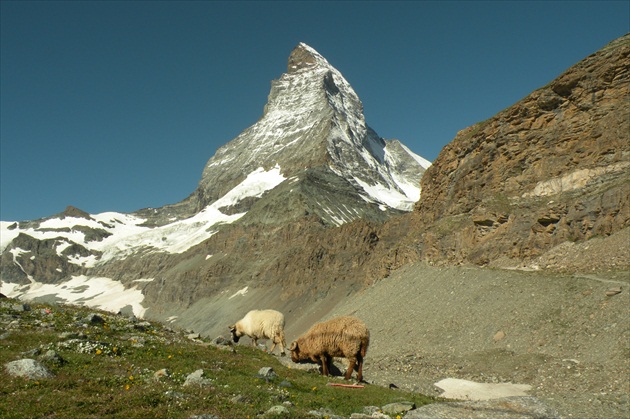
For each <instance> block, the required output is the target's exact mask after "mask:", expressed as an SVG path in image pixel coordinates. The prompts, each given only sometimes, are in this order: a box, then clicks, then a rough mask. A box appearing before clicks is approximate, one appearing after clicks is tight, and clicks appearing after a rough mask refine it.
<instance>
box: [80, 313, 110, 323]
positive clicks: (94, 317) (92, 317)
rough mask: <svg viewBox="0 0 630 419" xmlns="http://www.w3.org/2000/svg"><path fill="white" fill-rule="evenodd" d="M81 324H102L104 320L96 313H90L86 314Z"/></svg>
mask: <svg viewBox="0 0 630 419" xmlns="http://www.w3.org/2000/svg"><path fill="white" fill-rule="evenodd" d="M83 322H85V323H88V324H92V325H94V324H104V323H105V319H104V318H102V317H101V316H99V315H98V314H96V313H90V314H88V315H87V316H86V317H85V319H83Z"/></svg>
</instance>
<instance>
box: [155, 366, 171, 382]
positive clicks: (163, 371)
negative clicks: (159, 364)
mask: <svg viewBox="0 0 630 419" xmlns="http://www.w3.org/2000/svg"><path fill="white" fill-rule="evenodd" d="M170 376H171V372H170V371H169V370H167V369H166V368H162V369H161V370H158V371H156V372H155V373H154V374H153V378H155V379H156V380H159V379H161V378H164V377H170Z"/></svg>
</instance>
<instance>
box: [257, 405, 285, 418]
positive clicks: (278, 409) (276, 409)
mask: <svg viewBox="0 0 630 419" xmlns="http://www.w3.org/2000/svg"><path fill="white" fill-rule="evenodd" d="M288 414H289V409H287V408H286V407H285V406H282V405H277V406H272V407H271V408H270V409H269V410H267V412H265V414H264V415H263V416H264V417H268V416H269V417H274V416H276V415H288Z"/></svg>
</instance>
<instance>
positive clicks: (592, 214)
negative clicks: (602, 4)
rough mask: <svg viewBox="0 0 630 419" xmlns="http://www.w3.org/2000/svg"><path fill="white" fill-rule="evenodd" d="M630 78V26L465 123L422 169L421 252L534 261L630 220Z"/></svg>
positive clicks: (477, 260)
mask: <svg viewBox="0 0 630 419" xmlns="http://www.w3.org/2000/svg"><path fill="white" fill-rule="evenodd" d="M629 86H630V35H626V36H624V37H622V38H620V39H617V40H615V41H613V42H611V43H610V44H609V45H607V46H606V47H604V48H603V49H601V50H600V51H598V52H597V53H595V54H593V55H591V56H589V57H587V58H585V59H584V60H582V61H581V62H579V63H577V64H576V65H574V66H573V67H571V68H569V69H568V70H567V71H566V72H564V73H563V74H561V75H560V76H559V77H558V78H557V79H555V80H554V81H552V82H551V83H549V84H548V85H547V86H544V87H543V88H541V89H538V90H536V91H534V92H533V93H531V94H530V95H528V96H527V97H525V98H524V99H522V100H521V101H519V102H518V103H516V104H514V105H513V106H510V107H509V108H507V109H505V110H504V111H502V112H499V113H498V114H497V115H496V116H494V117H492V118H490V119H488V120H486V121H483V122H480V123H478V124H476V125H474V126H472V127H469V128H466V129H464V130H462V131H460V132H459V133H458V134H457V136H456V137H455V139H454V140H453V141H452V142H451V143H450V144H448V145H447V146H446V147H445V148H444V149H443V150H442V152H441V153H440V155H439V156H438V158H437V160H436V161H435V162H434V163H433V165H432V167H431V168H429V170H427V172H426V174H425V176H424V177H423V179H422V183H421V185H422V199H421V200H420V201H419V202H418V204H417V205H416V208H415V214H414V217H415V219H416V222H417V225H418V231H417V233H416V237H415V238H414V240H415V241H416V243H417V244H418V245H419V248H420V249H421V250H420V251H421V254H422V257H423V258H424V259H426V260H429V261H434V262H436V261H442V262H444V261H448V262H451V263H452V262H455V263H474V264H479V265H483V264H491V265H492V264H494V265H499V266H509V265H514V266H516V265H519V264H525V265H526V264H528V263H532V262H533V261H535V260H536V258H537V257H539V256H540V255H542V254H543V253H545V252H546V251H548V250H549V249H551V248H553V247H554V246H557V245H560V244H561V243H565V242H574V243H579V242H583V241H585V240H589V239H591V238H593V237H607V236H610V235H612V234H614V233H616V232H618V231H620V230H623V229H626V228H628V227H629V226H630V188H629V187H628V185H629V184H630V94H629ZM626 264H628V261H626Z"/></svg>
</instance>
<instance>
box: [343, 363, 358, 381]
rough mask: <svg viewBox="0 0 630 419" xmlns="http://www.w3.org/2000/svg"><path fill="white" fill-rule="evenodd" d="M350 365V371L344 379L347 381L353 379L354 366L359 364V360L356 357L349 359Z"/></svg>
mask: <svg viewBox="0 0 630 419" xmlns="http://www.w3.org/2000/svg"><path fill="white" fill-rule="evenodd" d="M348 363H349V365H348V371H346V375H345V376H344V379H346V380H349V379H350V378H351V377H352V371H354V366H355V365H356V363H357V359H356V358H355V357H352V358H348ZM359 381H360V380H359Z"/></svg>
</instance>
